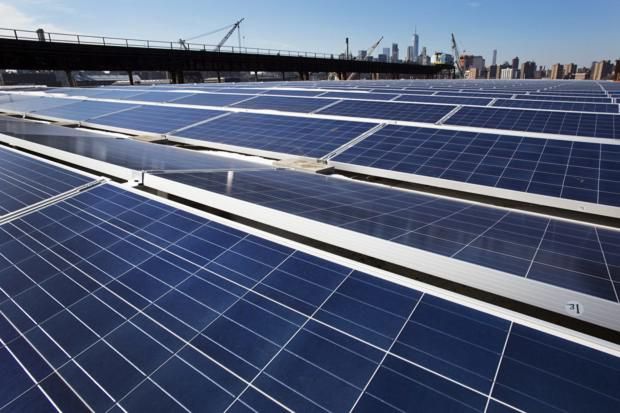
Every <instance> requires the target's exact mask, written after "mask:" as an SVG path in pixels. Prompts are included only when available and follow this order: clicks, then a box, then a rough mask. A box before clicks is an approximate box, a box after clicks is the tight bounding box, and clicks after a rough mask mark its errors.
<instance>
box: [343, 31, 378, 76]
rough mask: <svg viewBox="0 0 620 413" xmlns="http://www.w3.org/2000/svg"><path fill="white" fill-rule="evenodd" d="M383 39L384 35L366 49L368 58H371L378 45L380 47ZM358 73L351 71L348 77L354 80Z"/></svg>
mask: <svg viewBox="0 0 620 413" xmlns="http://www.w3.org/2000/svg"><path fill="white" fill-rule="evenodd" d="M381 40H383V36H381V38H380V39H379V40H377V41H376V42H375V44H373V45H372V46H370V47H369V48H368V50H366V60H368V59H370V56H372V54H373V53H374V52H375V49H377V47H379V43H381ZM356 74H357V73H355V72H353V73H351V74H350V75H349V76H348V77H347V80H353V78H354V77H355V75H356Z"/></svg>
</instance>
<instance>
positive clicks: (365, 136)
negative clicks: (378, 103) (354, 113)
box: [319, 123, 387, 160]
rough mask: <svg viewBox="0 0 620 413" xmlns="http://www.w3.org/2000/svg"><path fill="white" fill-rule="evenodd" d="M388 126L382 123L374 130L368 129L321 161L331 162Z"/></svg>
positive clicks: (323, 157)
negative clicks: (335, 157) (330, 160)
mask: <svg viewBox="0 0 620 413" xmlns="http://www.w3.org/2000/svg"><path fill="white" fill-rule="evenodd" d="M386 126H387V125H386V124H385V123H380V124H378V125H376V126H375V127H373V128H370V129H368V130H367V131H366V132H364V133H362V134H361V135H359V136H358V137H356V138H353V139H352V140H351V141H349V142H347V143H345V144H343V145H342V146H340V147H338V148H336V149H334V150H333V151H332V152H330V153H328V154H326V155H324V156H322V157H321V158H319V159H320V160H329V159H331V158H333V157H334V156H337V155H338V154H340V153H342V152H344V151H346V150H347V149H349V148H350V147H352V146H354V145H356V144H357V143H359V142H361V141H363V140H364V139H366V138H367V137H369V136H371V135H372V134H373V133H375V132H377V131H379V130H381V129H383V128H384V127H386Z"/></svg>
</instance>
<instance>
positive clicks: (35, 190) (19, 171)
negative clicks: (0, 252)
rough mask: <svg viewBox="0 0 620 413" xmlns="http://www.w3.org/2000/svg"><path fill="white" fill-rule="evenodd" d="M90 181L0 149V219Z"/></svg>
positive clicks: (84, 177)
mask: <svg viewBox="0 0 620 413" xmlns="http://www.w3.org/2000/svg"><path fill="white" fill-rule="evenodd" d="M92 181H93V180H92V179H91V178H88V177H86V176H82V175H78V174H77V173H74V172H71V171H69V170H67V169H63V168H60V167H57V166H54V165H51V164H49V163H46V162H43V161H39V160H37V159H34V158H32V157H29V156H25V155H21V154H18V153H16V152H14V151H11V150H9V149H5V148H0V217H1V216H2V215H5V214H8V213H10V212H14V211H17V210H19V209H21V208H24V207H27V206H30V205H33V204H36V203H37V202H40V201H43V200H45V199H48V198H51V197H53V196H56V195H59V194H61V193H63V192H67V191H69V190H71V189H76V188H78V187H80V186H82V185H85V184H87V183H89V182H92ZM9 257H10V256H9ZM0 261H3V260H2V258H0ZM0 299H1V298H0Z"/></svg>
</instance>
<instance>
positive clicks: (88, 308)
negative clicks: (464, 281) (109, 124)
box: [0, 185, 620, 412]
mask: <svg viewBox="0 0 620 413" xmlns="http://www.w3.org/2000/svg"><path fill="white" fill-rule="evenodd" d="M0 233H2V234H3V235H5V234H9V233H10V234H11V235H12V236H13V237H14V238H13V239H12V240H9V241H4V242H0V254H2V255H3V256H4V255H6V254H7V252H8V251H11V252H12V255H11V257H12V258H11V261H8V262H7V263H3V264H2V273H3V275H4V276H3V277H0V283H2V287H3V291H4V293H3V296H4V297H6V298H7V299H4V300H3V301H2V303H0V311H1V313H2V316H3V317H2V318H0V320H1V321H2V324H1V325H2V330H0V332H1V334H2V342H3V347H2V348H0V360H2V363H0V371H1V372H2V374H0V382H1V384H2V389H3V391H2V393H1V394H0V397H1V398H0V406H2V407H4V408H5V409H7V410H9V411H16V410H25V411H33V410H44V409H51V406H50V403H52V402H53V403H54V406H55V407H57V408H58V409H59V410H61V411H80V410H94V411H106V410H108V409H113V408H120V409H122V410H126V411H143V410H153V409H163V410H166V411H175V410H186V411H199V410H204V409H205V406H208V409H209V410H210V411H239V410H246V411H247V410H248V409H249V410H254V411H273V410H276V409H277V410H282V409H283V408H284V409H286V410H289V411H309V410H317V409H321V410H327V411H334V412H344V411H350V410H354V411H386V410H387V409H390V408H395V407H396V408H398V409H402V410H403V411H404V410H405V409H407V408H408V407H410V406H413V405H415V406H416V408H418V409H422V410H430V411H448V410H452V411H456V410H462V409H463V408H464V407H468V406H470V407H471V408H473V409H476V410H478V411H482V410H484V408H485V406H486V405H487V404H489V403H494V405H495V406H496V407H500V406H501V407H503V408H504V409H506V408H512V407H515V408H518V409H524V410H534V409H536V408H538V407H539V406H540V405H541V403H545V405H544V406H545V408H556V409H570V408H575V407H577V408H579V407H582V406H583V407H584V408H585V407H586V406H588V407H592V406H594V408H596V411H614V410H617V407H618V406H619V402H618V400H617V398H615V397H614V390H615V387H614V386H615V383H616V382H617V379H618V371H619V370H620V364H619V363H620V362H619V359H618V358H615V357H613V356H611V355H608V354H605V353H602V352H600V351H596V350H594V349H591V348H588V347H585V346H582V345H578V344H575V343H571V342H568V341H566V340H563V339H560V338H558V337H555V336H551V335H549V334H546V333H542V332H539V331H537V330H533V329H531V328H528V327H525V326H522V325H519V324H517V323H514V322H511V321H509V320H506V319H503V318H499V317H496V316H492V315H489V314H486V313H482V312H480V311H477V310H473V309H471V308H468V307H464V306H462V305H460V304H457V303H453V302H450V301H446V300H445V299H442V298H439V297H435V296H433V295H430V294H428V293H423V292H421V291H417V290H414V289H410V288H406V287H403V286H400V285H397V284H394V283H391V282H388V281H386V280H382V279H380V278H377V277H375V276H373V275H370V274H367V273H363V272H360V271H356V270H354V269H352V268H348V267H345V266H342V265H339V264H337V263H335V262H332V261H328V260H325V259H321V258H318V257H316V256H314V255H311V254H308V253H305V252H302V251H298V250H293V249H291V248H289V247H286V246H284V245H281V244H277V243H274V242H271V241H267V240H265V239H262V238H259V237H256V236H253V235H250V234H247V233H244V232H242V231H239V230H236V229H233V228H231V227H228V226H225V225H222V224H219V223H217V222H214V221H209V220H206V219H204V218H200V217H198V216H195V215H192V214H189V213H186V212H184V211H180V210H176V209H174V208H173V207H170V206H167V205H164V204H161V203H159V202H155V201H152V200H148V199H147V198H143V197H141V196H138V195H135V194H133V193H129V192H127V191H124V190H121V189H119V188H116V187H113V186H110V185H103V186H100V187H98V188H95V189H92V190H90V191H88V192H86V193H82V194H80V195H77V196H76V197H74V198H73V199H70V200H67V201H64V202H62V203H59V204H57V205H55V206H51V207H48V208H46V209H43V210H41V211H39V212H36V213H33V214H31V215H29V216H27V217H24V218H22V219H20V220H19V221H16V222H13V223H10V224H5V225H3V226H2V227H1V228H0ZM16 246H19V248H21V250H26V251H36V254H34V255H33V256H31V257H29V258H23V256H21V255H18V254H15V253H14V252H15V250H16V249H17V248H16ZM76 253H77V254H79V255H76ZM542 360H544V361H542ZM575 363H578V368H579V372H580V374H576V375H572V376H571V377H570V380H566V379H565V375H566V373H565V372H566V369H571V368H574V367H575ZM564 394H565V395H566V396H562V397H559V395H564ZM555 395H558V396H555ZM505 404H507V405H508V406H505ZM491 408H493V407H492V406H491Z"/></svg>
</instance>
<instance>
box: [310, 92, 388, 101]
mask: <svg viewBox="0 0 620 413" xmlns="http://www.w3.org/2000/svg"><path fill="white" fill-rule="evenodd" d="M396 96H398V94H396V93H354V92H327V93H325V94H323V95H321V97H324V98H343V99H369V100H391V99H394V98H395V97H396Z"/></svg>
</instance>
